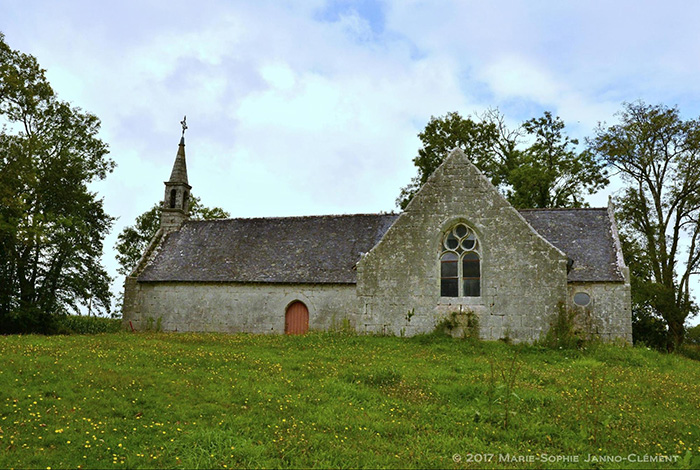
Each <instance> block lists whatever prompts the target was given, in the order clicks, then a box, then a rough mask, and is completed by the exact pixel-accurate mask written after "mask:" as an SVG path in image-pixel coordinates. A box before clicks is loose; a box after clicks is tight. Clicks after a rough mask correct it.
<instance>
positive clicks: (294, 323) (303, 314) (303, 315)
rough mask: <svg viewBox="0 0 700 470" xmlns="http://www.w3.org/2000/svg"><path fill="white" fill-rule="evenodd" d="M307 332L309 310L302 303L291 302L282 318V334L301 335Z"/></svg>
mask: <svg viewBox="0 0 700 470" xmlns="http://www.w3.org/2000/svg"><path fill="white" fill-rule="evenodd" d="M307 331H309V309H308V308H306V305H304V303H303V302H299V301H298V300H297V301H296V302H292V303H291V304H290V305H289V307H287V313H286V314H285V316H284V332H285V333H286V334H288V335H303V334H304V333H306V332H307Z"/></svg>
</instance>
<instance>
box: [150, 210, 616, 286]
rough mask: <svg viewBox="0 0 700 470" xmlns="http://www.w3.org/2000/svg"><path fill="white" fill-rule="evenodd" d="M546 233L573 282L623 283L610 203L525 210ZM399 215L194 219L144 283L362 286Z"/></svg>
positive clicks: (166, 245)
mask: <svg viewBox="0 0 700 470" xmlns="http://www.w3.org/2000/svg"><path fill="white" fill-rule="evenodd" d="M520 213H521V214H522V216H523V217H524V218H525V220H527V222H528V223H530V225H531V226H532V227H533V228H534V229H535V230H536V231H537V232H538V233H540V234H541V235H542V236H543V237H544V238H546V239H547V240H548V241H549V242H550V243H552V244H553V245H554V246H556V247H557V248H559V249H560V250H562V251H563V252H564V253H566V254H567V256H569V257H570V258H572V259H573V260H574V264H573V267H572V270H571V272H570V273H569V276H568V280H569V281H570V282H595V281H598V282H599V281H623V280H624V278H623V277H622V275H621V274H620V271H619V268H618V266H617V251H616V248H615V242H614V239H613V236H612V230H611V226H610V219H609V216H608V212H607V209H536V210H522V211H520ZM397 217H398V215H394V214H360V215H329V216H313V217H275V218H257V219H224V220H211V221H193V220H190V221H187V222H185V224H184V225H183V226H182V228H181V229H180V231H178V232H174V233H172V234H170V235H168V237H167V238H166V239H165V241H164V242H163V245H162V247H161V248H160V250H159V252H158V253H157V254H156V255H155V257H154V258H153V260H152V261H151V263H149V264H148V266H146V268H145V269H144V270H143V272H142V273H141V274H140V275H139V277H138V280H139V281H142V282H164V281H177V282H271V283H290V284H297V283H320V284H323V283H331V284H354V283H355V282H356V271H355V269H354V268H355V264H356V263H357V261H359V259H360V254H361V253H366V252H368V251H369V250H371V249H372V247H374V246H375V245H376V244H377V243H378V242H379V240H381V238H382V237H383V236H384V234H385V233H386V231H387V230H389V227H390V226H391V225H392V224H393V223H394V221H395V220H396V219H397Z"/></svg>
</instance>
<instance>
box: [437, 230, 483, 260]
mask: <svg viewBox="0 0 700 470" xmlns="http://www.w3.org/2000/svg"><path fill="white" fill-rule="evenodd" d="M443 245H444V246H445V248H446V249H448V250H451V251H454V252H456V253H462V252H465V251H477V249H478V248H477V242H476V236H475V235H474V232H472V231H471V230H469V228H468V227H467V226H466V225H464V224H458V225H457V226H455V228H453V229H452V230H450V231H449V233H448V234H447V236H446V237H445V240H444V242H443Z"/></svg>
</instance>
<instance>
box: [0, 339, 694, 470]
mask: <svg viewBox="0 0 700 470" xmlns="http://www.w3.org/2000/svg"><path fill="white" fill-rule="evenodd" d="M0 359H1V360H2V369H1V370H0V467H3V468H5V467H15V468H27V467H31V468H49V467H50V468H65V467H73V468H75V467H78V468H107V467H111V468H202V467H213V468H235V467H342V468H355V467H394V468H405V467H411V468H433V467H442V468H492V467H502V468H542V467H544V468H559V467H570V468H590V467H596V468H619V467H629V468H649V467H655V468H698V467H699V466H700V426H699V424H700V362H696V361H693V360H690V359H686V358H683V357H679V356H676V355H662V354H659V353H656V352H653V351H649V350H647V349H645V348H631V347H629V348H619V347H614V346H602V345H593V346H590V347H589V348H588V349H587V350H585V351H575V350H551V349H545V348H541V347H536V346H509V345H506V344H503V343H499V342H493V343H490V342H477V341H465V340H453V339H450V338H444V337H438V336H426V337H417V338H410V339H402V338H394V337H370V336H352V335H342V334H333V333H313V334H309V335H307V336H304V337H285V336H254V335H233V336H227V335H214V334H164V333H140V334H130V333H117V334H104V335H94V336H54V337H43V336H5V337H0ZM591 458H592V459H593V460H592V461H591ZM576 460H578V462H577V461H576ZM596 460H597V461H596Z"/></svg>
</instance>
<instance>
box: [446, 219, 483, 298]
mask: <svg viewBox="0 0 700 470" xmlns="http://www.w3.org/2000/svg"><path fill="white" fill-rule="evenodd" d="M479 251H480V250H479V241H478V240H477V238H476V235H475V234H474V232H472V230H471V229H470V228H469V227H468V226H467V225H465V224H461V223H460V224H457V225H455V226H454V227H452V228H451V229H450V230H449V231H448V232H447V233H446V234H445V235H444V237H443V239H442V250H441V253H440V296H441V297H479V296H480V295H481V258H480V256H479Z"/></svg>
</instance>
